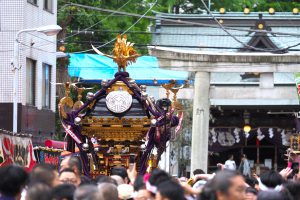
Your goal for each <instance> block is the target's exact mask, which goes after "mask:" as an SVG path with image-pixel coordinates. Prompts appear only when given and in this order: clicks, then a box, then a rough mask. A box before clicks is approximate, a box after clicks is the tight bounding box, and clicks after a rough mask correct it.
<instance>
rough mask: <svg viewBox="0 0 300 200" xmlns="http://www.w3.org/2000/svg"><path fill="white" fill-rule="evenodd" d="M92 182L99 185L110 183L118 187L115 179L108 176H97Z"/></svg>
mask: <svg viewBox="0 0 300 200" xmlns="http://www.w3.org/2000/svg"><path fill="white" fill-rule="evenodd" d="M94 182H95V183H96V184H100V183H112V184H114V185H115V186H118V183H117V181H116V180H115V179H113V178H111V177H110V176H106V175H99V176H97V177H96V178H95V180H94Z"/></svg>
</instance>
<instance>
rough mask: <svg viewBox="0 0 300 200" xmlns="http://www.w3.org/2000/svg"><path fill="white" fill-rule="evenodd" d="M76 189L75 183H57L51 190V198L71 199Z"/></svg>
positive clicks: (59, 199) (55, 199) (58, 199)
mask: <svg viewBox="0 0 300 200" xmlns="http://www.w3.org/2000/svg"><path fill="white" fill-rule="evenodd" d="M75 190H76V187H75V185H73V184H69V183H64V184H61V185H58V186H56V187H54V188H53V190H52V199H54V200H73V195H74V192H75Z"/></svg>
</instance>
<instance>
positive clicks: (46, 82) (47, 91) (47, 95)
mask: <svg viewBox="0 0 300 200" xmlns="http://www.w3.org/2000/svg"><path fill="white" fill-rule="evenodd" d="M50 81H51V65H48V64H45V63H43V85H42V103H43V107H44V108H50V101H51V84H50Z"/></svg>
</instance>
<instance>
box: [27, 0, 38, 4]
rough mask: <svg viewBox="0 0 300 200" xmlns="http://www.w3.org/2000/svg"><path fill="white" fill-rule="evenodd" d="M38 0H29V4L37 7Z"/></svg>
mask: <svg viewBox="0 0 300 200" xmlns="http://www.w3.org/2000/svg"><path fill="white" fill-rule="evenodd" d="M37 1H38V0H27V2H28V3H31V4H33V5H37Z"/></svg>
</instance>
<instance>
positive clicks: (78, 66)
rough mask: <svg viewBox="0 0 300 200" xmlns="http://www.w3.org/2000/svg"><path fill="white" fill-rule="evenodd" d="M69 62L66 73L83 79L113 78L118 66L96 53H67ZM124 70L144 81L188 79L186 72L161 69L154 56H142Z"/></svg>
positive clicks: (134, 77) (136, 78)
mask: <svg viewBox="0 0 300 200" xmlns="http://www.w3.org/2000/svg"><path fill="white" fill-rule="evenodd" d="M69 55H70V64H69V66H68V73H69V75H70V76H71V77H79V78H80V79H84V80H89V81H91V80H94V81H97V80H98V81H100V80H104V79H106V80H109V79H113V78H114V74H115V73H116V72H117V71H118V66H117V64H116V63H114V62H113V60H112V59H110V58H107V57H105V56H101V55H98V54H72V53H71V54H69ZM126 71H127V72H128V73H129V74H130V77H131V78H133V79H135V80H137V81H138V80H141V81H145V82H147V81H148V82H149V81H152V80H154V79H156V80H158V81H159V82H161V81H169V80H171V79H174V80H179V81H184V80H186V79H188V72H186V71H174V70H166V69H161V68H159V66H158V61H157V58H156V57H153V56H142V57H139V58H138V59H137V61H136V62H135V63H133V64H131V65H129V66H127V69H126Z"/></svg>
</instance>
